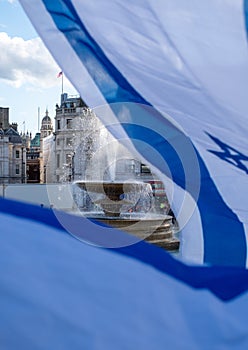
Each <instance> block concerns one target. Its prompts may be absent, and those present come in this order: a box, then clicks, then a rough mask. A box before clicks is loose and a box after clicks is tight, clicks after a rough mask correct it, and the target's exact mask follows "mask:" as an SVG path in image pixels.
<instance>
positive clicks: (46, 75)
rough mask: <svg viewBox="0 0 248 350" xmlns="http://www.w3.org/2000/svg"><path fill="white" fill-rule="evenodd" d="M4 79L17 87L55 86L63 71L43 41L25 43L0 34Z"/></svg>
mask: <svg viewBox="0 0 248 350" xmlns="http://www.w3.org/2000/svg"><path fill="white" fill-rule="evenodd" d="M0 52H1V55H0V80H2V82H5V83H8V84H10V85H11V86H13V87H16V88H18V87H21V86H24V85H25V86H31V87H32V88H45V87H52V86H54V85H57V84H58V79H57V78H56V75H57V73H58V71H59V70H60V69H59V68H58V65H57V64H56V63H55V61H54V60H53V58H52V56H51V55H50V53H49V52H48V50H47V49H46V47H45V46H44V44H43V43H42V41H41V39H40V38H34V39H30V40H24V39H23V38H20V37H13V38H11V37H9V36H8V34H7V33H4V32H2V33H0Z"/></svg>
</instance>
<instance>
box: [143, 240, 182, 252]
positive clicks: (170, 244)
mask: <svg viewBox="0 0 248 350" xmlns="http://www.w3.org/2000/svg"><path fill="white" fill-rule="evenodd" d="M146 242H148V243H150V244H154V245H156V246H158V247H161V248H164V249H166V250H169V251H173V250H178V249H179V246H180V241H179V240H178V239H176V238H171V239H164V240H154V241H152V242H150V241H147V240H146Z"/></svg>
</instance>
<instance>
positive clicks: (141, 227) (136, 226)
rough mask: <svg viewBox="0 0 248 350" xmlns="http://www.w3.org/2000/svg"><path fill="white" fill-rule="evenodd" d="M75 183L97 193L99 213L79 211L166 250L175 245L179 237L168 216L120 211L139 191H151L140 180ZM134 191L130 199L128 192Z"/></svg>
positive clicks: (174, 247)
mask: <svg viewBox="0 0 248 350" xmlns="http://www.w3.org/2000/svg"><path fill="white" fill-rule="evenodd" d="M75 185H76V186H78V187H79V188H80V189H82V190H83V191H85V192H87V193H88V194H94V193H97V194H98V196H96V198H95V199H94V203H95V204H98V205H99V206H100V207H101V209H102V210H103V213H99V212H91V211H89V212H84V213H83V215H84V216H86V217H87V218H89V219H93V220H94V221H96V222H99V223H102V224H104V225H106V226H110V227H114V228H117V229H120V230H122V231H125V232H127V233H129V234H133V235H135V236H137V237H139V238H140V239H141V240H145V241H147V242H149V243H152V244H155V245H157V246H160V247H162V248H164V249H166V250H170V251H175V250H178V249H179V245H180V241H179V240H178V239H177V238H175V237H174V232H173V224H172V217H171V216H169V215H159V214H156V213H148V214H147V213H135V212H134V213H122V212H121V208H122V207H123V205H126V204H131V205H132V204H135V203H133V202H136V201H137V200H138V198H139V196H140V195H141V191H147V190H148V191H149V190H150V191H151V188H150V185H149V184H147V183H144V182H104V181H102V182H97V181H77V182H75ZM130 193H136V194H137V196H134V198H135V199H134V200H133V201H132V200H131V199H130V198H132V196H131V197H130V196H129V194H130Z"/></svg>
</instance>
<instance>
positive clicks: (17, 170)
mask: <svg viewBox="0 0 248 350" xmlns="http://www.w3.org/2000/svg"><path fill="white" fill-rule="evenodd" d="M19 174H20V166H19V164H16V175H19Z"/></svg>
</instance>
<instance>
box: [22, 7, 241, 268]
mask: <svg viewBox="0 0 248 350" xmlns="http://www.w3.org/2000/svg"><path fill="white" fill-rule="evenodd" d="M21 3H22V5H23V6H24V9H25V10H26V12H27V14H28V15H29V17H30V19H31V21H32V22H33V25H34V26H35V27H36V29H37V31H38V33H39V34H40V35H41V37H42V38H43V40H44V42H45V43H46V45H47V47H48V48H49V50H50V51H51V53H52V54H53V56H54V57H55V59H56V60H57V62H58V64H59V65H60V66H61V67H62V68H63V70H64V71H66V73H67V76H68V77H69V79H70V80H71V82H72V83H73V84H74V86H75V87H76V88H77V90H78V91H79V92H80V94H81V95H82V96H83V98H84V100H85V101H86V103H87V104H88V105H89V106H91V107H92V108H93V107H96V106H99V105H106V104H107V105H108V106H110V107H111V111H112V112H113V113H112V115H111V118H112V117H113V115H114V117H113V119H111V122H110V114H111V113H109V115H107V114H105V116H103V113H101V110H100V111H99V117H101V118H102V119H103V122H104V123H105V125H106V126H107V127H109V129H110V130H111V132H112V133H113V134H114V135H115V136H116V137H117V138H119V139H123V138H124V136H123V135H124V134H125V135H126V136H127V137H128V138H129V139H130V140H132V143H133V145H134V146H135V149H136V150H138V151H139V153H140V155H141V156H142V157H143V158H144V159H145V161H146V162H147V163H149V164H150V165H151V167H152V168H153V169H158V171H160V173H161V174H162V176H167V177H171V178H172V180H173V182H174V196H173V198H172V199H171V205H172V207H173V209H174V211H175V212H176V214H177V217H178V220H179V223H180V226H181V228H182V255H183V254H184V252H185V257H186V258H187V249H188V247H190V246H194V245H197V252H198V253H197V254H196V255H195V262H198V263H199V262H202V261H203V262H205V263H208V264H215V265H236V266H246V261H247V239H246V230H247V199H246V197H247V195H246V194H247V193H248V181H247V172H248V170H247V164H248V163H247V161H248V157H247V149H248V145H247V142H248V141H247V131H248V130H247V128H248V124H247V107H248V106H247V104H248V99H247V93H246V91H247V84H248V60H247V36H246V26H245V11H244V3H243V2H242V1H215V0H210V1H208V3H207V4H205V3H202V2H195V1H187V2H185V1H179V0H178V1H174V0H168V1H166V2H165V1H156V2H154V1H149V0H146V1H138V2H136V3H135V4H133V2H132V1H131V0H130V1H125V4H123V3H121V2H119V1H111V2H110V1H107V0H106V1H101V2H100V3H99V4H98V5H97V6H95V4H94V3H88V2H81V1H62V0H61V1H56V2H51V1H46V0H43V1H25V0H23V1H21ZM38 14H42V16H40V15H39V16H38ZM38 17H40V18H42V20H40V21H39V20H37V18H38ZM43 19H44V20H43ZM61 52H63V55H61ZM234 53H235V54H234ZM113 120H115V121H117V126H116V124H115V126H113ZM119 123H121V124H119ZM120 125H121V127H120ZM120 128H121V129H122V131H120ZM146 145H149V147H150V148H152V149H155V150H156V151H157V153H155V152H149V151H148V150H147V148H146ZM150 148H149V149H150ZM156 154H157V155H156ZM161 158H162V159H163V160H164V161H163V162H162V161H161ZM197 242H198V243H197ZM194 249H195V246H194ZM191 255H193V254H192V252H191Z"/></svg>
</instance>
